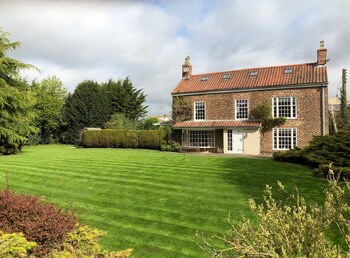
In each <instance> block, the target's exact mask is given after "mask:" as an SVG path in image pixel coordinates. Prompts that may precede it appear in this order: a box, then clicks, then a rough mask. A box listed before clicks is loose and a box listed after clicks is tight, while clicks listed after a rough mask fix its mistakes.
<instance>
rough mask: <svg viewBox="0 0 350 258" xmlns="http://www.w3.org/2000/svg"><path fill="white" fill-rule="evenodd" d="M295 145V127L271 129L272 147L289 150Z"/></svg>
mask: <svg viewBox="0 0 350 258" xmlns="http://www.w3.org/2000/svg"><path fill="white" fill-rule="evenodd" d="M296 145H297V129H296V128H274V129H273V149H274V150H289V149H293V148H294V147H295V146H296Z"/></svg>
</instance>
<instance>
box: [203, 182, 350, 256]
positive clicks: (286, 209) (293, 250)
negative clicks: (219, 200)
mask: <svg viewBox="0 0 350 258" xmlns="http://www.w3.org/2000/svg"><path fill="white" fill-rule="evenodd" d="M279 187H280V190H281V191H283V192H285V194H286V195H287V198H286V199H285V200H284V201H282V200H275V198H274V197H273V194H272V188H271V187H270V186H266V188H265V191H264V202H263V203H262V204H256V202H255V201H254V200H250V202H249V205H250V209H251V211H252V212H253V213H254V214H255V216H256V218H257V221H256V222H254V221H251V220H249V219H248V218H246V217H243V218H242V221H241V223H237V222H232V221H231V219H229V222H230V226H231V230H230V232H229V233H228V234H227V235H224V236H223V237H216V238H219V239H220V240H221V241H223V242H224V243H225V245H226V247H225V248H222V249H220V248H217V247H214V246H213V245H212V244H211V243H209V242H208V240H206V239H205V238H203V237H201V239H202V240H203V242H202V243H200V246H201V247H202V248H203V249H204V250H205V251H207V252H209V253H210V254H211V255H213V256H215V257H285V258H287V257H329V258H333V257H349V255H350V251H349V247H350V217H349V215H350V206H349V204H348V203H347V202H346V198H345V197H346V193H348V190H349V185H347V187H341V186H339V185H338V184H337V181H336V180H334V179H332V180H330V181H329V187H328V189H327V190H326V191H325V199H324V203H323V204H320V205H318V204H312V205H308V204H307V203H306V201H305V199H304V198H303V197H302V196H300V194H299V193H298V192H296V193H292V194H291V193H288V192H287V191H286V190H285V189H284V186H283V185H282V184H281V183H280V182H279ZM335 228H336V232H337V234H338V235H339V236H340V238H341V240H342V242H344V243H345V245H346V248H345V249H342V247H341V246H339V245H338V243H335V242H334V241H332V240H330V239H329V238H328V237H326V234H327V232H329V230H335Z"/></svg>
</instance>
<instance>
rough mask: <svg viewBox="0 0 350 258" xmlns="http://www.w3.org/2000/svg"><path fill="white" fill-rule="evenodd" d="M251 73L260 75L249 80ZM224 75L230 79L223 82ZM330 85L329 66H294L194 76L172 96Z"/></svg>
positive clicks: (314, 64)
mask: <svg viewBox="0 0 350 258" xmlns="http://www.w3.org/2000/svg"><path fill="white" fill-rule="evenodd" d="M286 68H292V69H293V71H292V73H289V74H286V73H285V69H286ZM252 71H257V72H258V75H257V76H250V73H251V72H252ZM224 74H230V78H229V79H223V76H224ZM203 76H208V80H207V81H202V80H201V78H202V77H203ZM327 82H328V79H327V67H326V66H319V65H317V64H316V63H309V64H294V65H283V66H271V67H260V68H249V69H242V70H233V71H225V72H216V73H206V74H193V75H191V76H190V77H189V78H188V79H182V80H181V81H180V82H179V84H178V85H177V86H176V88H175V89H174V90H173V92H172V94H178V93H191V92H205V91H217V90H234V89H249V88H261V87H271V86H286V85H296V86H297V85H307V84H326V83H327Z"/></svg>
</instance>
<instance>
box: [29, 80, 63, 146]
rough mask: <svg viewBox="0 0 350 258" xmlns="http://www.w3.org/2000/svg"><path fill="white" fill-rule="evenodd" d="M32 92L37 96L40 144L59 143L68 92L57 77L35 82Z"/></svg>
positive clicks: (36, 107) (36, 108) (37, 122)
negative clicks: (59, 130)
mask: <svg viewBox="0 0 350 258" xmlns="http://www.w3.org/2000/svg"><path fill="white" fill-rule="evenodd" d="M32 90H33V91H34V92H35V95H36V105H35V110H36V112H37V117H36V126H37V127H38V128H39V130H40V131H39V132H38V135H39V142H38V143H45V144H46V143H51V142H53V141H57V140H58V137H59V136H58V133H59V132H58V129H59V127H60V126H61V124H62V121H63V107H64V103H65V100H66V97H67V90H66V89H65V88H63V83H62V81H61V80H60V79H59V78H57V77H56V76H49V77H47V78H46V79H44V80H42V81H41V82H39V83H37V82H33V83H32Z"/></svg>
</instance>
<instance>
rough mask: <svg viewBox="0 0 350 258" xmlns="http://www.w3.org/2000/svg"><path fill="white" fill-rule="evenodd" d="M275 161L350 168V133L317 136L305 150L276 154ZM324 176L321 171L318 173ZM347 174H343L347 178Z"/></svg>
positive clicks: (316, 166)
mask: <svg viewBox="0 0 350 258" xmlns="http://www.w3.org/2000/svg"><path fill="white" fill-rule="evenodd" d="M273 157H274V159H275V160H278V161H287V162H294V163H301V164H306V165H309V166H312V167H314V168H318V167H319V166H320V165H328V164H331V163H332V164H333V166H334V169H337V167H340V168H341V169H342V170H344V169H347V168H350V132H345V131H343V132H339V133H336V134H333V135H327V136H317V137H314V138H313V139H312V141H310V143H309V146H307V147H305V148H304V149H299V148H296V149H294V150H289V151H286V152H275V153H274V154H273ZM317 173H318V174H319V175H320V174H322V173H321V172H320V171H319V172H317ZM346 174H347V173H343V174H342V176H345V175H346Z"/></svg>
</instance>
